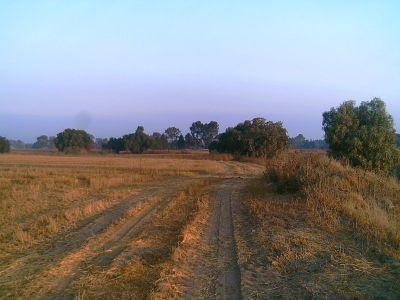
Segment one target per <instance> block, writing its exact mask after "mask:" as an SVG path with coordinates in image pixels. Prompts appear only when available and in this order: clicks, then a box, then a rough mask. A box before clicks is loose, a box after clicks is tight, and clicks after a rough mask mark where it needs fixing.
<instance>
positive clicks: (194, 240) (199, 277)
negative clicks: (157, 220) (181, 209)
mask: <svg viewBox="0 0 400 300" xmlns="http://www.w3.org/2000/svg"><path fill="white" fill-rule="evenodd" d="M210 201H211V199H210V196H209V194H204V195H203V196H202V197H201V198H200V199H199V201H198V202H197V208H196V215H195V217H194V218H193V220H192V221H191V222H190V223H189V224H188V225H187V226H186V227H185V228H184V230H183V231H182V241H181V242H180V243H179V247H177V248H175V250H174V251H173V253H172V256H171V259H170V260H168V261H167V262H166V263H164V265H163V266H162V269H161V275H160V279H159V280H158V281H157V286H156V289H155V291H153V293H152V295H151V299H181V298H182V296H183V295H194V294H195V293H196V292H197V293H199V292H200V291H198V290H197V289H195V288H194V287H192V286H191V284H196V285H197V287H199V286H201V281H204V277H205V276H206V274H204V273H200V274H199V272H198V270H196V267H198V266H199V265H202V267H206V266H205V263H207V259H205V258H206V257H207V258H210V251H211V249H209V247H208V245H207V244H206V243H205V242H204V235H205V230H206V228H207V224H208V222H209V219H210V214H211V203H210ZM193 281H196V283H194V282H193ZM199 296H200V295H199V294H198V295H197V297H199Z"/></svg>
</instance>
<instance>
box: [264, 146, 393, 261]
mask: <svg viewBox="0 0 400 300" xmlns="http://www.w3.org/2000/svg"><path fill="white" fill-rule="evenodd" d="M267 176H268V177H269V178H270V179H272V181H274V182H275V184H276V186H277V189H278V191H282V192H285V191H296V190H297V191H298V192H299V193H301V194H302V199H304V201H305V204H306V206H307V208H308V210H309V211H310V212H312V222H314V223H315V224H316V225H321V226H324V228H327V229H329V230H331V231H335V230H338V229H342V228H346V227H347V228H348V227H349V226H350V227H351V228H352V230H353V231H354V232H356V233H359V236H362V237H364V238H365V240H366V241H367V242H369V243H371V245H372V244H374V245H375V246H377V247H378V248H379V249H378V250H380V251H383V252H385V253H386V254H388V255H391V256H394V258H396V259H400V184H399V182H398V181H397V180H396V179H395V178H388V177H383V176H380V175H377V174H374V173H371V172H366V171H363V170H360V169H355V168H352V167H350V166H344V165H342V164H340V163H339V162H337V161H334V160H332V159H329V158H328V157H327V156H326V155H325V154H323V153H302V152H291V153H287V154H286V155H285V156H281V157H279V158H277V159H275V160H273V161H270V162H269V165H268V168H267Z"/></svg>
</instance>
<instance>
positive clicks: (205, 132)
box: [190, 121, 219, 148]
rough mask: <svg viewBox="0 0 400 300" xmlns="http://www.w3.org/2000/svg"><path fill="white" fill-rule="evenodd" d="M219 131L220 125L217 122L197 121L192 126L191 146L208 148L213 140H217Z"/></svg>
mask: <svg viewBox="0 0 400 300" xmlns="http://www.w3.org/2000/svg"><path fill="white" fill-rule="evenodd" d="M218 131H219V125H218V123H217V122H216V121H211V122H210V123H204V124H203V123H202V122H200V121H196V122H194V123H192V126H190V134H191V144H193V146H195V147H196V146H197V147H202V148H208V146H209V145H210V144H211V142H212V141H213V140H215V139H216V137H217V135H218Z"/></svg>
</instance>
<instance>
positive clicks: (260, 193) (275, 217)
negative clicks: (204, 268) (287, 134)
mask: <svg viewBox="0 0 400 300" xmlns="http://www.w3.org/2000/svg"><path fill="white" fill-rule="evenodd" d="M266 177H267V179H268V180H266V178H264V179H260V180H257V181H254V182H253V184H252V185H250V186H249V187H248V189H247V190H246V192H245V195H246V196H245V198H246V199H247V200H246V201H244V202H243V203H244V208H243V211H244V212H243V214H242V215H246V214H247V215H248V219H247V224H249V225H250V227H251V228H252V232H247V233H246V232H242V233H241V230H240V225H238V226H237V227H238V228H239V230H238V234H239V235H240V234H241V236H238V237H237V240H238V250H239V253H238V256H239V263H240V265H241V268H242V269H243V270H244V271H243V273H242V279H243V281H244V282H245V285H244V287H243V289H242V292H243V294H244V296H248V297H251V298H256V299H265V298H271V297H272V298H274V297H280V298H291V296H292V295H297V296H298V297H305V298H315V297H317V298H343V297H344V298H375V297H387V298H396V297H398V296H399V295H400V289H399V287H398V284H397V283H398V279H399V278H400V270H399V266H400V263H399V259H400V248H399V245H400V226H399V225H400V222H399V221H400V185H399V183H398V182H397V181H396V180H395V179H394V178H385V177H381V176H379V175H376V174H373V173H369V172H365V171H362V170H358V169H354V168H351V167H349V166H344V165H342V164H340V163H338V162H336V161H334V160H331V159H329V158H328V157H327V156H326V155H325V154H324V153H323V152H317V153H312V152H302V151H299V152H296V151H291V152H288V153H285V154H284V155H281V156H280V157H277V158H275V159H273V160H270V161H268V162H267V171H266ZM244 222H245V221H243V220H242V221H241V223H242V224H243V223H244ZM242 231H243V230H242ZM254 269H258V270H259V271H258V272H257V274H255V273H253V272H250V271H247V270H254ZM260 274H261V275H260ZM246 282H247V285H246Z"/></svg>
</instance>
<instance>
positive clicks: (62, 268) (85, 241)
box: [0, 162, 262, 299]
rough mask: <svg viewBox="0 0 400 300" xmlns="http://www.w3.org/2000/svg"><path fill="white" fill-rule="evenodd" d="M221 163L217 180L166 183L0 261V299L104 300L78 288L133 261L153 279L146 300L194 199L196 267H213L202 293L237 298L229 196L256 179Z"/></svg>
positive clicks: (103, 293) (99, 292) (248, 168)
mask: <svg viewBox="0 0 400 300" xmlns="http://www.w3.org/2000/svg"><path fill="white" fill-rule="evenodd" d="M221 164H222V165H223V169H224V173H223V174H218V175H216V176H215V175H214V176H197V177H182V178H172V179H170V180H168V181H167V182H162V183H160V184H159V185H153V186H148V187H145V188H143V189H142V190H141V191H139V192H138V193H137V194H136V195H134V196H132V197H128V198H126V199H124V200H122V201H120V202H118V203H117V204H115V205H114V206H112V207H110V208H108V209H106V210H104V211H102V212H101V213H99V214H97V215H95V216H92V217H90V218H87V219H86V220H83V221H82V222H80V223H79V224H78V225H77V226H76V227H74V228H73V229H71V230H69V231H68V232H64V233H62V234H60V235H58V236H56V237H55V238H53V239H52V240H50V241H46V242H44V243H41V244H39V245H36V246H33V247H32V248H30V249H29V251H25V252H21V253H20V254H19V255H18V256H17V257H13V259H9V260H7V261H3V262H1V264H0V268H1V269H0V298H5V299H6V298H10V299H11V298H32V299H73V298H75V297H82V295H86V296H84V297H83V298H109V297H110V295H108V292H109V291H107V288H106V287H102V286H101V285H97V286H90V287H87V286H86V283H87V282H89V281H90V282H91V281H95V280H100V279H99V278H100V277H101V276H103V275H101V274H110V273H113V272H115V273H118V274H120V273H121V272H122V270H124V268H126V267H127V266H130V265H131V264H132V263H137V262H138V261H140V262H144V263H147V265H146V266H145V268H148V269H149V270H145V271H146V272H147V271H149V272H150V271H151V272H153V273H154V272H155V273H154V274H153V273H151V274H152V277H151V278H150V277H149V278H148V279H147V281H148V282H146V284H148V288H147V289H146V290H145V291H142V292H141V293H140V295H144V297H145V298H148V297H150V296H151V291H152V290H153V291H154V289H156V288H157V280H158V279H159V278H160V276H161V272H162V270H163V269H164V268H165V266H164V265H163V263H166V262H168V260H169V259H170V257H171V255H172V253H173V250H174V247H178V248H179V245H180V240H181V233H182V231H183V230H184V229H185V226H187V225H188V224H189V223H190V221H191V220H192V219H193V218H195V217H196V215H197V214H199V213H201V211H200V210H199V208H198V207H197V204H198V201H199V197H200V195H205V194H207V195H209V196H210V200H211V203H212V205H211V214H210V222H209V224H208V226H207V228H205V230H206V231H207V234H206V236H205V239H204V246H205V247H210V249H212V251H211V253H210V255H209V256H208V257H204V259H206V260H207V262H205V263H204V265H210V264H212V265H213V268H212V274H210V276H212V277H213V281H212V282H211V285H209V286H208V287H207V290H208V291H209V292H210V293H211V294H213V295H214V296H215V297H217V298H221V299H240V298H241V278H240V270H239V267H238V264H237V255H236V243H235V238H234V226H233V220H232V203H231V202H232V191H233V190H236V189H237V188H239V187H241V186H242V185H243V183H244V182H245V181H246V179H244V177H247V178H248V177H254V176H257V175H259V174H260V172H262V167H259V166H256V165H251V164H243V163H236V162H221ZM205 181H207V183H205ZM196 186H197V187H196ZM194 187H195V188H194ZM192 190H193V191H192ZM194 190H195V191H194ZM235 201H236V200H235ZM179 212H180V214H177V213H179ZM171 217H172V218H176V219H170V218H171ZM164 233H165V234H164ZM146 243H147V244H146ZM143 244H145V245H146V247H147V248H146V247H144V246H141V245H143ZM147 245H150V246H147ZM149 257H150V258H151V259H150V258H149ZM155 257H156V258H155ZM194 267H195V268H196V270H197V271H196V272H197V273H194V274H195V275H196V276H197V275H202V274H201V272H202V268H203V266H201V265H194ZM154 270H156V271H154ZM209 271H210V269H209V270H205V272H204V274H208V273H209ZM124 272H125V271H124ZM146 272H144V274H145V273H146ZM125 273H126V272H125ZM125 273H123V274H124V276H125ZM121 274H122V273H121ZM100 275H101V276H100ZM192 277H193V278H195V276H192ZM86 278H90V279H86ZM118 284H119V283H117V284H116V285H115V286H118ZM188 284H189V285H190V283H188ZM142 285H143V284H142ZM197 288H199V291H200V290H201V289H203V288H204V287H200V286H197V284H194V285H192V292H193V293H192V294H193V295H194V294H198V291H197V290H196V289H197ZM94 290H95V291H96V292H93V291H94ZM117 292H118V293H119V291H117ZM85 293H86V294H85ZM118 293H117V294H118ZM117 294H116V295H117ZM94 295H96V296H94ZM129 295H130V296H127V298H136V297H137V296H135V295H137V294H135V291H132V292H131V293H130V294H129ZM188 295H189V294H188ZM176 296H179V295H176ZM181 296H182V297H184V298H185V297H187V296H185V295H181ZM200 296H201V295H200ZM114 297H115V298H118V296H114ZM140 297H142V296H140ZM111 298H113V296H112V297H111Z"/></svg>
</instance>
